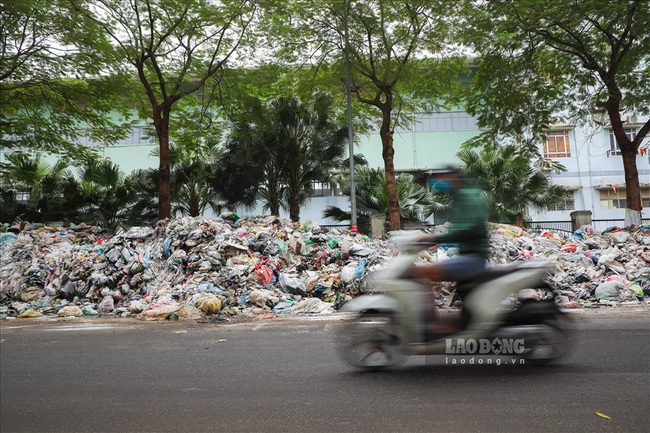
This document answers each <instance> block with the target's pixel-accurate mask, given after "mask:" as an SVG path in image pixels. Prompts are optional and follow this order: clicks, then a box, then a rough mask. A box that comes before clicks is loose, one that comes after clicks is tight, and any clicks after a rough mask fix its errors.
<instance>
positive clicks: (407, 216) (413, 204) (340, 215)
mask: <svg viewBox="0 0 650 433" xmlns="http://www.w3.org/2000/svg"><path fill="white" fill-rule="evenodd" d="M336 180H337V183H338V184H339V186H340V187H341V190H342V191H343V194H345V195H348V196H349V195H350V183H349V175H348V174H347V173H345V174H341V175H339V176H338V177H337V178H336ZM355 180H356V185H355V186H356V196H357V218H358V225H359V227H360V228H361V230H362V231H365V230H364V227H367V226H368V224H369V220H370V216H371V215H372V214H382V215H385V216H386V217H387V218H388V216H389V214H388V211H389V209H388V192H387V189H386V176H385V175H384V171H383V169H379V168H368V167H357V168H356V170H355ZM395 183H396V187H397V196H398V199H399V203H400V214H401V220H402V222H406V221H417V222H420V221H423V220H425V219H426V218H428V217H429V216H431V210H430V209H431V206H432V204H433V201H432V197H431V194H429V192H428V191H427V190H426V189H425V188H424V187H422V186H420V185H418V184H417V183H415V181H414V179H413V176H412V175H410V174H408V173H398V174H397V176H396V177H395ZM323 217H324V218H332V219H335V220H337V221H349V220H350V219H351V215H350V212H348V211H344V210H342V209H341V208H339V207H336V206H329V207H327V209H325V211H324V212H323Z"/></svg>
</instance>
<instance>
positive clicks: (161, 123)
mask: <svg viewBox="0 0 650 433" xmlns="http://www.w3.org/2000/svg"><path fill="white" fill-rule="evenodd" d="M170 111H171V110H170V108H169V107H165V106H163V107H160V108H158V107H156V108H154V115H153V121H154V127H155V128H156V133H157V135H158V144H159V147H160V162H159V165H158V172H159V177H158V219H161V220H162V219H168V218H171V213H172V210H171V185H170V172H171V167H170V159H169V112H170Z"/></svg>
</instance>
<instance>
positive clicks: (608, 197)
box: [600, 188, 650, 209]
mask: <svg viewBox="0 0 650 433" xmlns="http://www.w3.org/2000/svg"><path fill="white" fill-rule="evenodd" d="M641 206H642V207H650V188H641ZM626 207H627V199H626V197H625V189H617V190H616V191H614V190H613V189H607V190H604V191H600V208H601V209H625V208H626Z"/></svg>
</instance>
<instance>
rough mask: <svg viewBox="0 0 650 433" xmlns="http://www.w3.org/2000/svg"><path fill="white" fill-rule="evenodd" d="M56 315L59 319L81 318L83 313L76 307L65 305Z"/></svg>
mask: <svg viewBox="0 0 650 433" xmlns="http://www.w3.org/2000/svg"><path fill="white" fill-rule="evenodd" d="M56 315H57V316H59V317H81V316H83V315H84V313H83V311H81V308H79V307H78V306H76V305H66V306H65V307H63V308H61V309H60V310H59V311H58V313H56Z"/></svg>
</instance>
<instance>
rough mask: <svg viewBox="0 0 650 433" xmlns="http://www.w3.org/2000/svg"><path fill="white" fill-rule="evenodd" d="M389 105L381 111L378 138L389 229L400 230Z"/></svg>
mask: <svg viewBox="0 0 650 433" xmlns="http://www.w3.org/2000/svg"><path fill="white" fill-rule="evenodd" d="M390 113H391V103H390V101H389V100H387V102H386V104H385V106H384V108H383V109H382V120H381V128H380V130H379V136H380V137H381V146H382V152H381V155H382V157H383V158H384V171H385V173H386V193H387V195H388V216H389V219H390V229H391V230H400V229H401V228H402V225H401V220H400V210H399V201H398V199H397V186H396V183H395V164H394V162H393V157H394V156H395V149H393V131H391V129H390Z"/></svg>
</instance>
